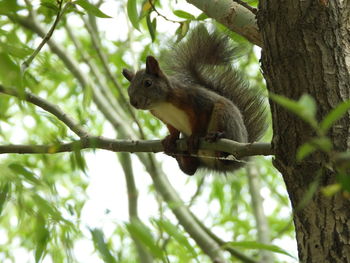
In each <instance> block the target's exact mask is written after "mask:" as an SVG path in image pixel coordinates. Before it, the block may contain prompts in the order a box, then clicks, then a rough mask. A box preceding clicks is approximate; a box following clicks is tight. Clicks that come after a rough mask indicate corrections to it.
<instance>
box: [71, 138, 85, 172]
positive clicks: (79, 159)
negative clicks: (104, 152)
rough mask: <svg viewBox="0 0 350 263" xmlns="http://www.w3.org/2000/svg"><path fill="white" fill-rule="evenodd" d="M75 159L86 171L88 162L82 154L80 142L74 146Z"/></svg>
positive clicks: (82, 169)
mask: <svg viewBox="0 0 350 263" xmlns="http://www.w3.org/2000/svg"><path fill="white" fill-rule="evenodd" d="M73 153H74V161H75V162H76V164H78V167H79V168H80V170H81V171H83V172H85V168H86V163H85V159H84V157H83V155H82V154H81V147H80V143H77V144H75V145H74V147H73Z"/></svg>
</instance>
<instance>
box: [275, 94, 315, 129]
mask: <svg viewBox="0 0 350 263" xmlns="http://www.w3.org/2000/svg"><path fill="white" fill-rule="evenodd" d="M270 98H271V99H272V100H273V101H275V102H276V103H278V104H280V105H281V106H282V107H284V108H285V109H287V110H289V111H290V112H292V113H294V114H295V115H297V116H299V117H300V118H301V119H302V120H304V121H305V122H307V123H308V124H309V125H310V126H311V127H313V128H314V129H317V128H318V126H317V121H316V116H315V115H316V103H315V100H314V99H313V98H312V97H311V96H309V95H307V94H304V95H303V96H301V98H300V99H299V101H294V100H291V99H289V98H286V97H284V96H280V95H277V94H270Z"/></svg>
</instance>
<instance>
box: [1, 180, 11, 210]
mask: <svg viewBox="0 0 350 263" xmlns="http://www.w3.org/2000/svg"><path fill="white" fill-rule="evenodd" d="M9 192H10V184H9V183H5V184H2V185H1V186H0V216H1V213H2V210H3V209H4V206H5V203H6V201H7V200H8V196H9Z"/></svg>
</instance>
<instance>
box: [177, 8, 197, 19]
mask: <svg viewBox="0 0 350 263" xmlns="http://www.w3.org/2000/svg"><path fill="white" fill-rule="evenodd" d="M173 13H174V15H176V16H178V17H181V18H185V19H188V20H195V19H196V17H195V16H194V15H192V14H190V13H187V12H186V11H183V10H175V11H173Z"/></svg>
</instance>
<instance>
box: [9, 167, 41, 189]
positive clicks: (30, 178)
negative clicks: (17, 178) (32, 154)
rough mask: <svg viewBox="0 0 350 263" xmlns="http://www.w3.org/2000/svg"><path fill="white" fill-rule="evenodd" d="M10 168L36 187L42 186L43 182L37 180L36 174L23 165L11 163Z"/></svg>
mask: <svg viewBox="0 0 350 263" xmlns="http://www.w3.org/2000/svg"><path fill="white" fill-rule="evenodd" d="M8 167H9V168H10V169H11V170H12V171H13V172H15V173H16V174H20V175H23V176H24V177H25V178H26V179H27V180H28V181H30V182H32V183H34V184H36V185H38V184H41V181H40V180H39V179H37V178H36V176H35V174H34V173H32V172H31V171H29V170H28V169H26V168H24V167H23V166H22V165H20V164H18V163H11V164H9V166H8Z"/></svg>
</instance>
